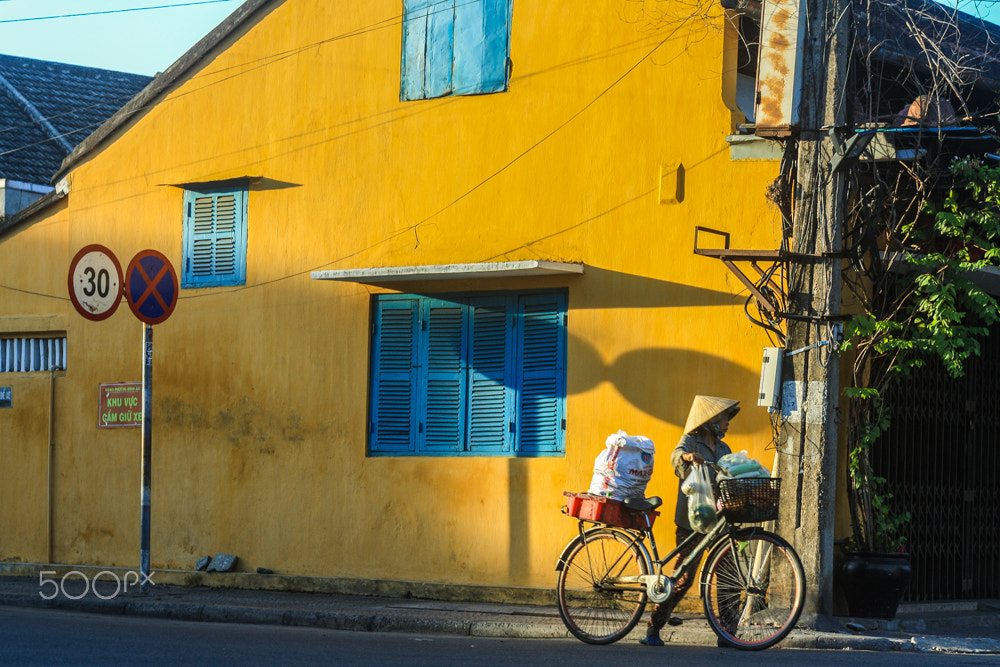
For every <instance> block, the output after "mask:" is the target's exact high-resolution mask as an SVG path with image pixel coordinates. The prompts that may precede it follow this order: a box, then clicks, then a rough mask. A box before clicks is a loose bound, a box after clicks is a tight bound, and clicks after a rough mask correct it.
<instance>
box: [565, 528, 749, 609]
mask: <svg viewBox="0 0 1000 667" xmlns="http://www.w3.org/2000/svg"><path fill="white" fill-rule="evenodd" d="M646 522H647V526H646V528H643V529H641V530H640V529H635V528H623V527H620V526H613V527H612V528H613V529H614V530H616V531H618V532H619V533H624V534H626V535H628V536H629V538H630V540H631V542H629V546H633V545H634V546H636V547H637V548H638V549H639V551H640V553H641V554H642V556H643V558H644V559H645V560H646V566H647V567H646V570H647V571H648V572H650V573H651V574H648V575H638V576H634V577H620V578H617V579H615V580H614V581H613V582H609V581H604V582H603V583H604V584H606V585H608V587H609V588H614V587H616V586H615V585H618V584H641V585H642V586H643V587H644V588H650V587H651V586H652V585H654V584H659V583H661V582H660V579H661V577H666V578H667V579H669V580H670V584H671V588H672V587H673V584H674V582H675V580H674V578H673V576H672V575H667V574H664V572H663V568H664V566H665V565H667V564H668V563H670V561H671V560H673V559H674V557H676V556H677V554H678V553H680V551H681V549H682V548H684V547H685V546H686V545H688V544H689V543H691V542H692V541H695V540H699V539H700V541H699V542H698V545H697V546H696V547H695V548H694V549H693V550H692V551H691V553H690V554H688V556H687V558H685V559H684V561H683V562H681V564H680V565H679V566H678V567H676V568H675V572H683V571H684V570H685V569H687V568H688V567H690V565H691V564H692V563H694V562H695V561H697V560H700V559H701V557H702V556H703V555H704V554H705V552H706V551H708V550H709V549H710V548H711V547H712V546H713V545H714V544H715V543H716V542H717V541H718V540H720V539H722V538H723V537H724V536H730V537H731V535H732V532H733V531H734V530H735V529H736V526H734V525H732V524H729V523H728V522H727V521H726V520H725V518H724V517H720V520H719V521H718V522H717V523H716V524H715V526H713V527H712V529H711V530H710V531H708V532H707V533H692V534H691V535H689V536H688V537H687V538H686V539H685V540H684V541H682V542H681V543H680V544H678V545H677V546H676V547H674V549H673V550H671V552H670V553H668V554H667V555H666V556H664V557H663V558H660V556H659V550H658V548H657V546H656V537H655V536H654V535H653V529H652V526H650V525H648V524H649V519H648V517H647V519H646ZM585 524H591V525H593V526H594V527H593V528H587V529H585V528H584V525H585ZM577 527H578V530H579V534H580V538H579V539H580V540H586V536H587V534H588V533H590V532H593V531H596V530H605V529H607V528H608V526H607V525H606V524H603V523H600V522H591V521H587V520H580V521H579V523H578V526H577ZM647 539H648V540H649V546H650V548H651V549H652V553H650V549H648V548H647V547H646V540H647ZM572 544H573V542H570V544H568V545H567V546H566V549H565V550H564V552H563V555H562V556H561V557H560V562H562V561H564V560H565V556H566V553H567V552H568V551H569V549H570V547H571V546H572ZM625 553H626V552H623V553H622V555H623V556H624V555H625ZM593 574H594V573H593V572H591V576H593ZM740 576H741V577H742V578H743V579H744V581H752V580H753V573H752V572H740ZM667 593H668V594H669V590H668V591H667ZM665 597H666V596H664V598H665Z"/></svg>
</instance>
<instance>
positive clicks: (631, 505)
mask: <svg viewBox="0 0 1000 667" xmlns="http://www.w3.org/2000/svg"><path fill="white" fill-rule="evenodd" d="M623 502H624V503H625V507H626V508H627V509H628V511H630V512H648V511H649V510H655V509H656V508H657V507H659V506H660V505H662V504H663V499H662V498H660V497H659V496H653V497H652V498H626V499H625V500H624V501H623Z"/></svg>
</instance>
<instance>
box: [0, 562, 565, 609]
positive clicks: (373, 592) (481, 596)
mask: <svg viewBox="0 0 1000 667" xmlns="http://www.w3.org/2000/svg"><path fill="white" fill-rule="evenodd" d="M43 571H44V572H48V573H54V574H47V575H45V576H46V578H49V579H58V578H61V577H63V576H65V575H66V574H67V573H69V572H80V573H82V574H84V575H85V576H87V577H88V579H90V580H93V578H94V575H96V574H98V573H100V572H111V573H113V574H115V575H117V576H118V577H119V578H122V577H124V576H125V574H126V573H127V572H133V573H134V572H136V571H137V570H136V568H123V567H102V566H99V565H63V564H53V565H43V564H40V563H0V576H14V577H30V578H32V579H35V580H38V578H39V576H40V575H41V573H42V572H43ZM150 574H151V578H152V579H153V582H154V584H171V585H174V586H187V587H193V586H207V587H209V588H236V589H243V590H251V591H286V592H297V593H330V594H335V595H358V596H366V597H385V598H401V599H407V598H416V599H422V600H445V601H462V602H492V603H498V604H524V605H536V606H552V605H555V604H556V597H555V591H554V590H547V589H537V588H513V587H506V586H473V585H462V584H444V583H430V582H420V581H395V580H388V579H348V578H340V577H312V576H306V575H286V574H257V573H252V572H198V571H195V570H157V569H155V568H154V569H153V570H152V571H151V573H150Z"/></svg>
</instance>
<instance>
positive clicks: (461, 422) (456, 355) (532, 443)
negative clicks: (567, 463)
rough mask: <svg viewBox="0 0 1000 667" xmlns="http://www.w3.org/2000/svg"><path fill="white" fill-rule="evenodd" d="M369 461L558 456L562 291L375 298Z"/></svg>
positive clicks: (561, 442) (561, 446) (562, 424)
mask: <svg viewBox="0 0 1000 667" xmlns="http://www.w3.org/2000/svg"><path fill="white" fill-rule="evenodd" d="M373 313H374V323H373V337H372V364H371V368H372V377H371V400H370V413H371V425H370V428H369V451H370V452H371V453H372V454H390V455H400V454H422V455H434V454H437V455H442V454H451V455H501V456H503V455H507V456H509V455H520V456H539V455H553V454H561V453H563V452H564V451H565V429H566V417H565V397H566V294H565V293H564V292H545V293H542V292H524V293H516V292H509V293H501V294H492V295H482V296H449V297H434V298H431V297H421V296H416V295H408V294H392V295H380V296H378V297H376V299H375V305H374V309H373Z"/></svg>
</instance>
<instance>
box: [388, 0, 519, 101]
mask: <svg viewBox="0 0 1000 667" xmlns="http://www.w3.org/2000/svg"><path fill="white" fill-rule="evenodd" d="M510 17H511V0H474V1H472V2H470V1H469V0H403V49H402V51H403V54H402V64H401V73H402V76H401V77H400V87H399V89H400V90H399V99H401V100H423V99H430V98H433V97H442V96H445V95H475V94H479V93H497V92H502V91H505V90H507V61H508V58H509V55H510Z"/></svg>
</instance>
